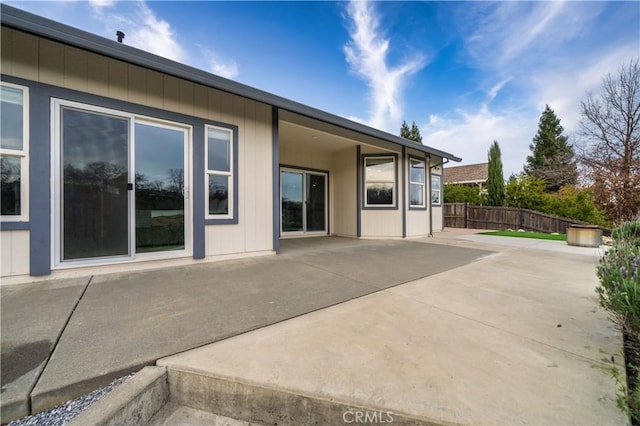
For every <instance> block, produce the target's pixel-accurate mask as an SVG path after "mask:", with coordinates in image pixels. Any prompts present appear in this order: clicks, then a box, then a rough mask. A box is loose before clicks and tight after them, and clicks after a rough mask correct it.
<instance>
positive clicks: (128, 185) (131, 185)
mask: <svg viewBox="0 0 640 426" xmlns="http://www.w3.org/2000/svg"><path fill="white" fill-rule="evenodd" d="M127 191H133V184H132V183H128V184H127Z"/></svg>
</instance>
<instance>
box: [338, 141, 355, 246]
mask: <svg viewBox="0 0 640 426" xmlns="http://www.w3.org/2000/svg"><path fill="white" fill-rule="evenodd" d="M356 161H358V159H357V156H356V148H355V147H352V148H347V149H345V150H344V151H340V152H336V153H334V154H333V162H332V164H333V168H332V172H331V180H332V186H331V193H332V194H333V196H332V198H333V202H332V203H331V205H332V209H331V213H332V214H331V233H332V234H334V235H338V236H343V237H357V236H358V229H357V221H358V210H357V206H358V178H357V163H356Z"/></svg>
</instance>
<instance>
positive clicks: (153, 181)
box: [135, 123, 186, 253]
mask: <svg viewBox="0 0 640 426" xmlns="http://www.w3.org/2000/svg"><path fill="white" fill-rule="evenodd" d="M185 140H186V138H185V131H184V130H181V129H172V128H167V127H160V126H155V125H149V124H141V123H136V125H135V170H136V183H135V189H136V192H135V205H136V208H135V224H136V226H135V229H136V231H135V232H136V244H135V246H136V253H146V252H156V251H166V250H183V249H184V248H185V218H184V212H185V197H184V179H185V174H184V167H185V166H184V164H185V158H184V147H185Z"/></svg>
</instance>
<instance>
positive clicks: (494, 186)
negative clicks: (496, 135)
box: [487, 141, 504, 206]
mask: <svg viewBox="0 0 640 426" xmlns="http://www.w3.org/2000/svg"><path fill="white" fill-rule="evenodd" d="M503 202H504V177H503V174H502V153H501V152H500V145H498V141H493V144H492V145H491V148H489V176H488V177H487V203H488V204H489V205H490V206H501V205H502V203H503Z"/></svg>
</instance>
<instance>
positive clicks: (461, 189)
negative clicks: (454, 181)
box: [444, 185, 485, 205]
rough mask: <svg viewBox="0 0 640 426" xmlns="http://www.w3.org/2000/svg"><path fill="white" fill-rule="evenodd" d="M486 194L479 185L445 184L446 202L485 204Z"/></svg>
mask: <svg viewBox="0 0 640 426" xmlns="http://www.w3.org/2000/svg"><path fill="white" fill-rule="evenodd" d="M484 198H485V196H484V194H482V188H480V187H479V186H475V185H474V186H467V185H445V186H444V202H445V203H469V204H474V205H479V204H484V202H485V200H484Z"/></svg>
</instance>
